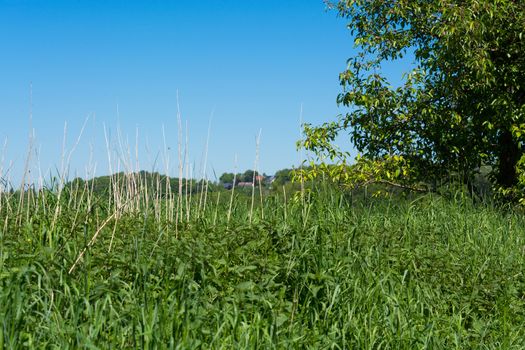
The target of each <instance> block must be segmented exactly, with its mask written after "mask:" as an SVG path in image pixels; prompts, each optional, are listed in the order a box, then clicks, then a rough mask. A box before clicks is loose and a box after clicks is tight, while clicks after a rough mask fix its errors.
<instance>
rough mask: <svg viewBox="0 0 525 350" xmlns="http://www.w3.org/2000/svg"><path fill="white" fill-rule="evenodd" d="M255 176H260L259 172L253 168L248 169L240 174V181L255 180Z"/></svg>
mask: <svg viewBox="0 0 525 350" xmlns="http://www.w3.org/2000/svg"><path fill="white" fill-rule="evenodd" d="M254 176H259V173H258V172H257V171H253V170H246V171H245V172H244V173H243V174H242V175H241V176H240V181H241V182H253V178H254Z"/></svg>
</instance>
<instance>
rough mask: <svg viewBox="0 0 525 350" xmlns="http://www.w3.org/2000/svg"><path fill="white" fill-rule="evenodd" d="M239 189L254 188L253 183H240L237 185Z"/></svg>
mask: <svg viewBox="0 0 525 350" xmlns="http://www.w3.org/2000/svg"><path fill="white" fill-rule="evenodd" d="M237 186H239V187H253V182H239V183H238V184H237Z"/></svg>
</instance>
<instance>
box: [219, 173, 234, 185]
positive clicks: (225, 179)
mask: <svg viewBox="0 0 525 350" xmlns="http://www.w3.org/2000/svg"><path fill="white" fill-rule="evenodd" d="M234 177H235V175H234V174H233V173H224V174H222V175H221V177H219V181H220V182H221V183H223V184H227V183H233V179H234Z"/></svg>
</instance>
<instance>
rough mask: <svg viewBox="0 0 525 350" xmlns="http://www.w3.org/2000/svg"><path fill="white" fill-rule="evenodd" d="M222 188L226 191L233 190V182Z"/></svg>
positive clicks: (223, 185)
mask: <svg viewBox="0 0 525 350" xmlns="http://www.w3.org/2000/svg"><path fill="white" fill-rule="evenodd" d="M222 187H224V189H226V190H231V189H232V188H233V184H232V183H231V182H228V183H225V184H222Z"/></svg>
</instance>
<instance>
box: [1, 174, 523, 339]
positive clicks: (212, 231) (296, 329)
mask: <svg viewBox="0 0 525 350" xmlns="http://www.w3.org/2000/svg"><path fill="white" fill-rule="evenodd" d="M141 181H142V180H141V178H140V176H138V177H137V176H136V177H133V176H131V177H130V178H129V179H127V180H126V181H125V183H126V186H123V187H118V186H113V187H111V188H109V189H108V192H107V194H106V195H99V194H96V193H94V192H93V191H92V188H93V186H92V185H90V183H89V182H85V183H84V184H83V185H82V186H80V185H77V186H55V185H52V186H49V188H47V189H44V190H40V191H33V190H29V191H25V192H19V191H18V192H3V193H1V196H0V230H1V231H0V349H2V348H10V349H17V348H48V349H134V348H140V349H523V348H525V327H524V326H525V309H524V307H525V305H524V301H525V277H524V274H523V273H524V266H525V265H524V263H525V218H524V216H523V214H522V213H520V212H518V211H515V210H512V209H502V208H496V207H495V206H493V205H491V204H483V203H474V202H473V201H472V200H471V199H470V198H469V197H468V196H466V195H463V194H461V193H459V192H458V194H456V195H455V196H449V197H443V196H438V195H435V194H426V195H419V196H411V195H405V194H402V193H401V194H395V195H390V196H386V197H381V198H374V197H371V196H367V195H364V194H363V193H347V192H343V191H340V190H338V189H336V188H333V187H330V186H327V185H323V184H321V185H320V186H314V187H311V188H309V189H308V190H307V191H304V192H300V191H299V192H296V193H286V192H282V191H275V193H272V194H264V195H263V196H261V193H257V191H255V192H256V193H255V196H254V197H252V196H250V195H249V194H248V195H247V194H244V193H241V192H240V191H237V192H235V191H233V192H232V191H214V192H210V191H208V192H205V191H201V192H200V193H198V192H197V193H196V194H195V193H193V194H185V193H188V192H178V193H177V192H175V193H172V192H170V191H165V192H164V194H163V195H159V191H155V190H152V189H151V187H147V186H142V185H141V184H143V182H141ZM113 184H114V183H113ZM133 184H135V185H133ZM186 184H187V183H186ZM182 185H184V183H183V184H182ZM159 186H160V187H162V183H161V182H160V181H159V182H158V183H157V190H158V189H159ZM148 188H149V190H148ZM182 188H183V187H181V190H182ZM181 193H182V195H181Z"/></svg>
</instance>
